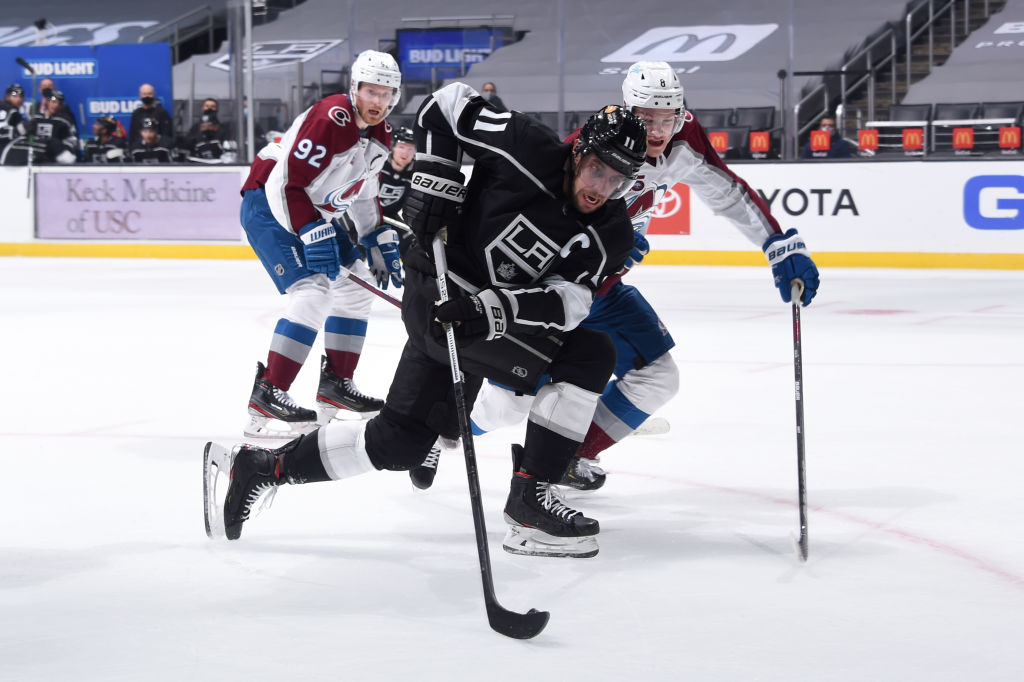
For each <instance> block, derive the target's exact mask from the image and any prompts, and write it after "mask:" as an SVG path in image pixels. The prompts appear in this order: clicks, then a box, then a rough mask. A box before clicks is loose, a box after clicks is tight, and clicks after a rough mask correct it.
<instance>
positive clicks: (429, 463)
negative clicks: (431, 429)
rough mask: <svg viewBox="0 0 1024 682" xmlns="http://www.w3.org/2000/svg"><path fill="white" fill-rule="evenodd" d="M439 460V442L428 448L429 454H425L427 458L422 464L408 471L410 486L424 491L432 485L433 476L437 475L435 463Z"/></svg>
mask: <svg viewBox="0 0 1024 682" xmlns="http://www.w3.org/2000/svg"><path fill="white" fill-rule="evenodd" d="M440 459H441V441H437V442H436V443H434V444H433V445H432V446H430V452H429V453H427V458H426V459H425V460H423V464H421V465H419V466H418V467H416V468H415V469H410V470H409V478H410V479H412V484H413V485H414V486H416V487H417V488H419V489H420V490H426V489H427V488H429V487H430V486H432V485H434V476H436V475H437V463H438V461H440Z"/></svg>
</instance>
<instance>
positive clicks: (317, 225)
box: [299, 220, 341, 279]
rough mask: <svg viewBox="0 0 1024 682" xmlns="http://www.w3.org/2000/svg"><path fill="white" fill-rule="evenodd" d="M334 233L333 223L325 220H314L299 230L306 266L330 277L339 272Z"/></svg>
mask: <svg viewBox="0 0 1024 682" xmlns="http://www.w3.org/2000/svg"><path fill="white" fill-rule="evenodd" d="M336 234H337V230H335V229H334V225H333V224H332V223H328V222H327V221H325V220H314V221H313V222H311V223H307V224H306V225H303V226H302V228H301V229H300V230H299V239H301V240H302V251H303V254H304V255H305V256H306V268H308V269H309V270H312V271H313V272H321V273H323V274H325V275H327V277H329V278H330V279H335V278H336V277H337V276H338V275H339V274H340V273H341V255H340V254H339V252H338V240H337V239H335V235H336Z"/></svg>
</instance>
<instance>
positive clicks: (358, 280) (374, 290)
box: [341, 265, 402, 310]
mask: <svg viewBox="0 0 1024 682" xmlns="http://www.w3.org/2000/svg"><path fill="white" fill-rule="evenodd" d="M341 271H342V272H344V273H345V277H347V278H349V279H350V280H352V281H353V282H355V283H356V284H358V285H359V286H361V287H362V288H364V289H366V290H367V291H369V292H370V293H372V294H374V295H376V296H380V297H381V298H383V299H384V300H385V301H387V302H388V303H390V304H391V305H393V306H395V307H396V308H398V309H399V310H401V309H402V302H401V301H399V300H398V299H397V298H395V297H394V296H389V295H387V294H385V293H384V292H383V291H381V290H380V289H378V288H377V287H375V286H373V285H372V284H370V283H369V282H367V281H366V280H365V279H363V278H362V277H359V276H358V275H356V274H355V273H354V272H352V271H351V270H349V269H348V268H346V267H345V266H344V265H342V266H341Z"/></svg>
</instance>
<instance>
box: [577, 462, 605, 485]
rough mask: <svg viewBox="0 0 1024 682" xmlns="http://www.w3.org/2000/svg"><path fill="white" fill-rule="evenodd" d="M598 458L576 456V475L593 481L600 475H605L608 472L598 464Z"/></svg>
mask: <svg viewBox="0 0 1024 682" xmlns="http://www.w3.org/2000/svg"><path fill="white" fill-rule="evenodd" d="M596 462H597V459H596V458H595V459H587V458H586V457H577V458H576V467H575V468H576V476H577V478H585V479H587V480H588V481H593V480H594V479H596V478H597V477H598V476H605V475H606V474H607V472H606V471H605V470H604V469H602V468H601V467H599V466H597V464H596Z"/></svg>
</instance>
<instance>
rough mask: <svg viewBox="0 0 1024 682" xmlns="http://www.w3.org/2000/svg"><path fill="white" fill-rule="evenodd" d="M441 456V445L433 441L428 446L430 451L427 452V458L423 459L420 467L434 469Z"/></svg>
mask: <svg viewBox="0 0 1024 682" xmlns="http://www.w3.org/2000/svg"><path fill="white" fill-rule="evenodd" d="M440 458H441V446H440V445H438V444H437V443H434V445H433V446H431V448H430V452H428V453H427V458H426V459H425V460H423V464H420V466H421V467H427V468H428V469H436V468H437V461H438V459H440Z"/></svg>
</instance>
